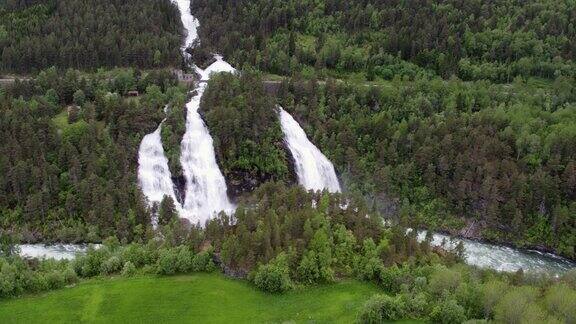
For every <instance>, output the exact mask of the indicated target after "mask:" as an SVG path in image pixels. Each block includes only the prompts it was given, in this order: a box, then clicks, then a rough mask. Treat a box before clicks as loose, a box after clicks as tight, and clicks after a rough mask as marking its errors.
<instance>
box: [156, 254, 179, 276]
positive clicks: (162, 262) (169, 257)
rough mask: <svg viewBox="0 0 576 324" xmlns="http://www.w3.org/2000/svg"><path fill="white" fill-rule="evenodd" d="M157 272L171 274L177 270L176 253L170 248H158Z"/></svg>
mask: <svg viewBox="0 0 576 324" xmlns="http://www.w3.org/2000/svg"><path fill="white" fill-rule="evenodd" d="M156 266H157V269H158V274H161V275H173V274H175V273H176V272H178V254H177V253H176V251H174V250H172V249H166V250H160V253H159V254H158V263H157V265H156Z"/></svg>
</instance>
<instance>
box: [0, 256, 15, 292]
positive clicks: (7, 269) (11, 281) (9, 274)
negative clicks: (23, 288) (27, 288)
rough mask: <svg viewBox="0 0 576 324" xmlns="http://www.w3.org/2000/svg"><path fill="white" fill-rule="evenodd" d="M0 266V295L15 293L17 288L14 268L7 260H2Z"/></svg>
mask: <svg viewBox="0 0 576 324" xmlns="http://www.w3.org/2000/svg"><path fill="white" fill-rule="evenodd" d="M0 266H1V268H0V296H1V297H9V296H14V295H16V293H17V290H18V289H17V287H16V268H15V267H14V266H12V265H11V264H9V263H8V262H4V263H3V264H0Z"/></svg>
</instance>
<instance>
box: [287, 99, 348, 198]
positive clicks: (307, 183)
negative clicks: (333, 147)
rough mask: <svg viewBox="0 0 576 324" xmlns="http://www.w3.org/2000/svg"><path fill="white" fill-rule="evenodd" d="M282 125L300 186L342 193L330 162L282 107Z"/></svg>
mask: <svg viewBox="0 0 576 324" xmlns="http://www.w3.org/2000/svg"><path fill="white" fill-rule="evenodd" d="M280 124H281V125H282V131H283V132H284V137H285V140H286V143H287V144H288V149H289V150H290V152H291V153H292V156H293V157H294V165H295V168H296V174H297V175H298V182H299V183H300V185H302V186H303V187H304V188H306V189H307V190H323V189H327V190H328V191H330V192H340V184H339V183H338V177H336V172H335V171H334V166H333V165H332V163H331V162H330V160H328V159H327V158H326V156H324V154H322V152H320V150H319V149H318V148H317V147H316V146H314V144H312V142H310V140H309V139H308V137H307V136H306V133H305V132H304V130H303V129H302V127H300V125H299V124H298V122H297V121H296V120H295V119H294V118H293V117H292V116H291V115H290V114H289V113H287V112H286V111H285V110H284V109H282V108H281V107H280Z"/></svg>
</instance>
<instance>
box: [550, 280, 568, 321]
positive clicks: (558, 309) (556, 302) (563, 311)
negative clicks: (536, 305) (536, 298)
mask: <svg viewBox="0 0 576 324" xmlns="http://www.w3.org/2000/svg"><path fill="white" fill-rule="evenodd" d="M544 301H545V303H546V307H547V308H548V310H549V311H550V312H551V313H553V314H554V315H556V316H558V317H559V318H561V319H563V320H564V322H566V323H576V291H574V290H572V289H570V287H568V286H566V285H563V284H557V285H554V286H552V287H551V288H550V289H549V290H548V292H547V293H546V297H545V299H544Z"/></svg>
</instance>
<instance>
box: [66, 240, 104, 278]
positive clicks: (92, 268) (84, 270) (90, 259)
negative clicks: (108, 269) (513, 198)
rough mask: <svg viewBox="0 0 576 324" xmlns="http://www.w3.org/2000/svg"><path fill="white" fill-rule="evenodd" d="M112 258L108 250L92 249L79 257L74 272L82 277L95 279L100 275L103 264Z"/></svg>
mask: <svg viewBox="0 0 576 324" xmlns="http://www.w3.org/2000/svg"><path fill="white" fill-rule="evenodd" d="M109 256H110V252H109V251H108V249H106V248H104V247H102V248H100V249H94V248H90V249H89V250H88V252H87V253H86V255H84V256H83V257H79V258H77V259H76V261H75V262H74V271H76V273H77V274H79V275H80V276H81V277H93V276H96V275H98V274H99V273H100V270H101V269H102V264H103V263H104V261H105V260H107V259H108V258H109Z"/></svg>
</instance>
